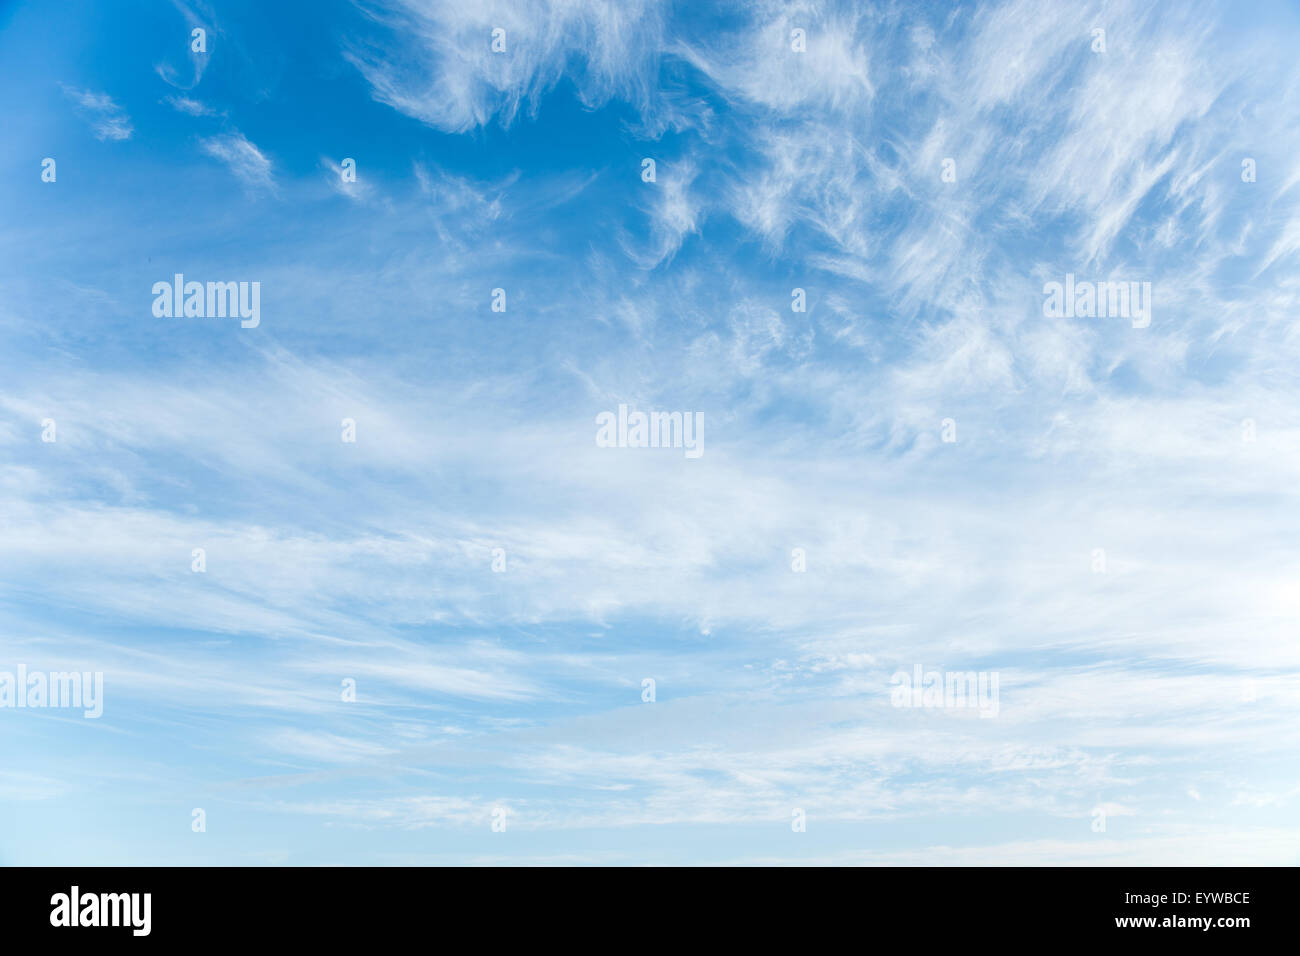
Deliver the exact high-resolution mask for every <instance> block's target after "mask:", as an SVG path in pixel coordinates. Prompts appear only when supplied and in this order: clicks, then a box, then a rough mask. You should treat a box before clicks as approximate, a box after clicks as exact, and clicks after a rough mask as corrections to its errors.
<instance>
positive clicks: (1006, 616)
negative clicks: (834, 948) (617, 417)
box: [0, 0, 1300, 865]
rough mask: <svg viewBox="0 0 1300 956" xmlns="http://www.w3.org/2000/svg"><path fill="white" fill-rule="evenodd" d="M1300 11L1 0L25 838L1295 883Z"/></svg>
mask: <svg viewBox="0 0 1300 956" xmlns="http://www.w3.org/2000/svg"><path fill="white" fill-rule="evenodd" d="M195 28H201V29H203V30H205V31H206V52H205V53H201V54H200V53H194V52H192V51H191V49H190V46H191V31H192V30H193V29H195ZM496 28H500V29H502V30H504V31H505V41H506V49H505V51H504V52H501V53H496V52H493V50H492V48H491V46H492V32H493V30H494V29H496ZM1098 29H1101V30H1104V31H1105V37H1104V41H1105V42H1104V50H1098V49H1094V47H1096V46H1098V43H1097V40H1096V38H1095V34H1094V31H1095V30H1098ZM796 30H801V31H803V36H804V43H805V48H804V49H802V50H796V49H794V47H795V46H796V45H798V44H797V43H796V42H795V41H794V39H792V38H793V36H794V33H793V31H796ZM1297 40H1300V12H1297V9H1296V8H1295V6H1294V5H1292V4H1287V3H1271V2H1264V3H1259V4H1254V5H1251V7H1250V9H1249V11H1248V12H1244V11H1243V8H1242V7H1240V6H1239V5H1233V4H1226V3H1214V4H1199V3H1188V4H1178V5H1164V4H1150V3H1100V4H1098V3H1082V4H1080V3H1042V2H1038V0H1033V2H1031V0H1012V2H1008V3H989V4H959V5H953V4H932V5H925V4H902V3H900V4H857V3H844V4H829V3H828V4H821V3H817V4H806V3H762V2H760V3H745V4H734V5H727V4H721V5H702V4H684V3H678V4H671V3H670V4H661V3H652V2H630V3H625V4H623V3H620V4H606V3H598V2H591V0H575V2H566V3H547V2H540V0H537V2H531V3H521V2H512V3H495V2H490V0H488V2H482V3H474V4H463V3H428V2H416V0H374V2H369V0H367V2H357V3H341V2H327V3H318V4H317V3H313V4H305V3H303V4H290V3H285V4H263V3H252V2H245V3H216V4H213V5H211V6H209V5H207V4H203V3H197V2H196V3H184V2H179V0H178V2H174V3H163V2H157V3H120V4H117V3H115V4H96V3H90V2H67V3H59V4H48V3H45V4H37V3H23V2H18V3H14V2H7V3H0V116H3V119H4V129H5V134H4V148H3V149H0V210H2V211H3V214H2V215H0V283H2V285H0V288H3V296H2V297H0V344H2V345H3V348H0V672H5V671H14V670H15V669H16V668H17V667H18V666H19V665H20V664H21V665H23V666H24V667H26V668H27V669H28V670H29V671H45V672H50V671H59V670H78V671H90V672H102V673H103V675H104V676H103V680H104V713H103V716H102V717H100V718H99V719H89V720H88V719H84V718H83V716H82V714H81V713H80V712H79V711H76V710H73V709H57V708H53V709H50V708H47V709H16V708H0V862H3V863H10V864H127V863H142V864H151V863H157V864H262V863H267V864H278V863H286V864H301V865H315V864H338V863H365V864H437V863H520V864H532V863H596V864H599V863H620V864H640V863H652V864H659V863H663V864H669V863H685V864H697V863H846V864H851V863H864V864H891V863H911V864H928V863H965V864H976V865H985V864H988V865H993V864H1003V863H1030V864H1050V863H1072V864H1074V863H1078V864H1194V863H1209V864H1215V863H1271V864H1295V863H1297V862H1300V829H1297V827H1296V825H1295V819H1296V810H1297V805H1298V804H1300V766H1298V764H1297V756H1296V741H1297V739H1300V721H1298V720H1297V716H1298V715H1297V711H1298V708H1300V684H1298V683H1297V676H1298V675H1300V641H1298V640H1297V638H1298V637H1300V633H1298V632H1297V620H1300V550H1298V549H1297V545H1296V542H1297V540H1298V534H1300V509H1298V508H1297V491H1296V489H1297V487H1300V482H1298V480H1297V479H1300V413H1298V412H1297V409H1300V381H1298V379H1297V375H1296V371H1295V370H1296V368H1297V360H1300V333H1298V332H1297V328H1298V326H1297V314H1298V312H1300V277H1298V275H1297V271H1296V266H1297V263H1298V262H1300V72H1297V70H1296V67H1295V65H1294V61H1295V50H1296V48H1297ZM47 157H48V158H52V159H54V160H55V162H56V178H55V181H53V182H44V181H42V176H41V171H42V161H43V159H45V158H47ZM344 158H352V159H354V160H355V162H356V170H357V177H356V181H355V182H345V181H344V180H343V178H342V177H341V176H340V164H341V162H342V161H343V160H344ZM647 158H650V159H653V160H654V161H655V179H654V181H653V182H646V181H644V180H643V176H642V168H643V167H642V164H643V160H644V159H647ZM1247 159H1249V160H1251V161H1252V162H1253V169H1254V170H1255V177H1254V179H1253V181H1247V179H1248V178H1249V177H1246V176H1244V175H1243V162H1244V161H1245V160H1247ZM946 160H951V161H952V163H951V165H950V166H949V167H948V168H950V169H951V170H953V172H954V173H955V175H954V176H949V177H946V178H945V177H944V175H943V170H944V168H945V161H946ZM175 273H184V275H185V276H186V278H187V279H191V280H197V281H200V282H207V281H235V282H254V281H255V282H258V283H260V290H261V306H260V324H259V325H258V326H257V327H256V328H247V329H246V328H241V327H240V323H239V321H238V319H231V318H217V317H208V318H204V317H188V318H158V317H155V315H154V314H153V311H152V304H153V298H154V297H153V294H152V293H151V288H152V286H153V284H154V283H155V282H158V281H168V282H170V281H171V278H172V276H173V275H174V274H175ZM1067 274H1069V275H1074V276H1076V277H1077V278H1078V279H1079V280H1081V281H1094V282H1095V281H1107V280H1112V279H1113V280H1117V281H1118V280H1123V281H1134V282H1149V283H1151V286H1152V289H1153V293H1152V303H1153V304H1152V315H1151V321H1150V324H1149V326H1148V327H1145V328H1136V327H1134V326H1133V323H1131V322H1130V321H1129V319H1128V318H1126V317H1116V316H1100V317H1091V318H1089V317H1077V318H1075V317H1071V318H1065V317H1048V316H1046V315H1045V314H1044V307H1043V305H1044V286H1045V284H1046V283H1050V282H1064V280H1065V276H1066V275H1067ZM796 288H797V289H802V290H804V295H805V298H806V310H805V311H795V310H794V309H793V308H792V301H793V300H792V290H794V289H796ZM494 289H503V290H505V294H506V303H507V305H506V310H505V311H504V312H496V311H493V309H492V295H493V290H494ZM620 404H625V405H628V406H629V407H630V408H632V409H635V410H643V411H647V412H648V411H651V410H663V411H679V412H683V413H687V414H694V413H699V415H700V416H702V421H703V425H704V431H703V449H704V453H703V454H702V456H700V457H699V458H697V459H691V458H688V457H686V456H685V455H684V454H683V453H682V451H681V450H679V449H668V448H632V447H621V448H609V447H599V446H598V444H597V442H596V440H595V436H596V417H597V416H598V415H600V414H601V413H602V412H606V411H616V410H617V409H618V407H619V405H620ZM344 419H351V420H353V421H354V422H355V423H356V441H355V442H345V441H343V440H341V423H342V421H343V420H344ZM45 420H52V421H53V422H55V423H56V426H57V438H56V440H54V441H48V440H44V441H43V440H42V433H43V427H44V426H43V424H42V423H43V422H44V421H45ZM945 420H951V422H952V426H951V428H952V429H955V438H956V440H955V441H946V440H945V437H953V436H952V435H949V436H945V434H944V422H945ZM950 430H951V429H950ZM195 548H202V549H203V550H204V552H205V555H206V570H205V571H204V572H203V573H195V572H194V571H192V569H191V567H192V566H191V555H192V553H193V549H195ZM495 549H501V551H503V552H504V555H505V570H504V571H494V570H493V554H494V550H495ZM794 549H802V552H803V555H804V559H805V561H806V570H804V571H795V570H793V564H794V558H793V552H794ZM1098 552H1104V555H1103V564H1104V569H1103V568H1102V567H1101V566H1100V565H1099V563H1098V557H1097V554H1098ZM916 665H921V666H922V667H923V668H924V669H925V670H927V671H929V670H937V671H940V672H944V673H954V672H963V673H964V672H979V673H989V674H993V673H995V674H997V675H998V678H999V707H998V713H997V715H996V717H992V718H989V719H985V718H981V717H980V716H978V714H976V713H975V712H973V711H971V710H969V709H962V708H953V707H936V708H922V707H918V708H909V707H896V706H893V703H892V701H891V683H890V680H891V675H893V674H895V672H897V671H899V670H902V671H904V672H907V673H911V672H912V670H913V668H914V667H915V666H916ZM647 678H649V679H653V680H654V682H655V685H654V686H655V699H654V701H653V702H646V701H643V699H642V697H643V681H644V680H646V679H647ZM345 680H353V681H355V682H356V688H357V698H356V700H355V701H344V700H343V699H342V697H343V695H342V693H341V690H340V688H341V685H342V682H343V681H345ZM196 808H202V809H203V811H204V814H205V820H206V829H205V830H204V831H203V832H195V831H194V830H193V828H192V813H193V810H194V809H196ZM494 810H504V812H505V817H504V819H505V820H506V826H505V829H504V830H503V831H502V830H494V829H493V827H492V821H493V811H494ZM796 810H801V811H803V814H804V816H805V818H806V829H805V830H804V831H803V832H798V831H796V830H795V829H794V828H793V827H792V819H793V817H794V814H795V811H796ZM1099 811H1100V812H1101V813H1104V816H1105V821H1106V826H1105V830H1104V831H1100V830H1098V829H1097V828H1096V826H1095V824H1096V821H1097V819H1098V812H1099Z"/></svg>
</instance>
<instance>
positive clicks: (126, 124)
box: [63, 86, 134, 142]
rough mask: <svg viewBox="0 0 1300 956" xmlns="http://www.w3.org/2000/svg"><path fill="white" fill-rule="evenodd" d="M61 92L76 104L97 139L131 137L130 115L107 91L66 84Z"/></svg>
mask: <svg viewBox="0 0 1300 956" xmlns="http://www.w3.org/2000/svg"><path fill="white" fill-rule="evenodd" d="M63 92H64V93H65V94H67V96H68V97H69V98H70V99H71V100H72V101H73V103H75V104H76V108H77V112H78V113H79V114H80V115H81V116H82V117H83V118H84V119H85V120H86V121H87V122H89V123H90V127H91V129H93V130H94V131H95V137H96V138H97V139H101V140H113V141H115V142H118V141H121V140H125V139H130V138H131V133H132V132H134V127H133V126H132V125H131V117H130V116H128V115H127V113H126V110H124V109H122V107H120V106H118V105H117V103H115V102H113V98H112V97H110V96H109V95H108V94H107V93H95V92H93V91H91V90H78V89H74V88H72V87H68V86H65V87H64V88H63Z"/></svg>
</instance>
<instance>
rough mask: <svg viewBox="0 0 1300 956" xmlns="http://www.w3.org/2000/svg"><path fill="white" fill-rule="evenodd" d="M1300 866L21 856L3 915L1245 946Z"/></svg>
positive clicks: (322, 933)
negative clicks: (397, 865) (222, 861)
mask: <svg viewBox="0 0 1300 956" xmlns="http://www.w3.org/2000/svg"><path fill="white" fill-rule="evenodd" d="M1295 875H1296V871H1295V870H1293V869H1285V868H1208V867H1189V868H1114V869H1090V868H1046V867H1044V868H987V869H985V868H981V869H974V868H923V869H922V868H900V869H834V868H823V869H820V870H810V869H779V870H778V869H757V868H746V869H731V870H728V871H726V872H718V871H717V870H714V869H705V868H700V869H680V868H671V869H667V868H664V869H651V868H647V869H635V868H630V869H617V870H616V871H614V872H610V871H609V870H608V869H606V870H597V869H559V870H554V869H553V870H539V869H517V868H497V869H471V868H446V869H422V868H419V869H417V868H402V869H381V868H359V869H333V868H330V869H289V868H213V869H187V868H155V867H120V868H61V867H51V868H10V869H0V926H3V927H4V934H5V938H6V942H9V943H12V942H16V941H19V940H22V939H39V940H40V941H41V942H57V938H58V937H60V936H62V937H70V936H73V935H75V937H76V941H77V942H96V941H105V942H106V941H108V939H109V938H110V937H115V938H117V939H119V940H121V941H123V942H126V941H131V942H134V941H136V940H140V941H142V942H143V941H144V940H162V941H164V942H181V941H194V940H197V941H203V942H242V941H257V942H260V943H265V942H276V941H284V942H286V943H292V944H294V945H295V946H300V945H302V944H305V943H310V942H313V941H319V942H322V943H328V944H332V945H337V944H339V943H345V942H348V941H352V940H355V941H356V942H358V943H360V942H365V943H367V944H370V945H373V944H374V943H376V942H382V941H384V940H387V939H392V940H393V941H395V942H400V941H401V940H403V939H404V938H408V937H409V936H410V934H413V933H421V932H422V931H424V932H432V933H433V934H434V935H433V936H432V937H429V936H423V937H417V938H423V939H426V940H427V941H428V942H430V943H431V944H435V945H444V946H447V945H450V946H456V947H457V948H460V947H461V946H462V945H463V942H457V940H464V934H466V933H468V934H470V940H473V941H481V942H493V943H500V942H503V941H511V940H514V939H518V940H519V941H520V942H528V943H531V944H533V945H538V944H546V945H551V944H555V943H562V942H576V941H584V942H585V941H590V942H592V943H595V944H599V945H602V946H612V947H614V948H621V947H622V946H624V945H627V946H630V947H633V948H636V949H638V950H639V949H641V948H643V947H645V946H650V947H657V946H668V945H671V946H674V947H676V946H680V945H683V944H689V943H699V942H700V941H701V940H718V941H719V942H723V943H726V944H727V945H729V946H735V945H736V944H738V943H747V942H750V941H753V942H756V943H763V944H767V945H775V944H776V943H778V942H779V941H780V940H782V939H789V940H790V941H791V942H792V943H799V942H801V943H802V944H803V946H804V947H806V946H807V944H808V943H809V942H812V941H815V940H819V939H826V940H827V941H828V942H829V941H830V940H831V939H833V938H835V937H838V936H842V935H843V934H845V933H847V934H849V938H850V939H851V940H852V939H856V940H858V941H859V942H860V943H861V942H868V941H871V940H875V941H878V942H881V943H884V942H886V941H887V940H890V939H894V940H896V941H897V942H896V943H895V945H897V944H899V943H901V944H904V945H905V944H906V942H907V941H909V940H910V941H913V942H915V943H919V944H922V945H925V944H926V943H927V942H928V943H932V944H936V945H939V946H942V947H944V948H945V949H947V948H948V947H953V946H956V947H963V946H966V945H981V942H980V941H981V940H983V941H984V942H985V943H991V942H993V941H995V940H998V939H1006V938H1007V937H1012V938H1020V939H1023V940H1024V941H1026V942H1029V941H1032V940H1035V939H1037V940H1038V941H1040V942H1051V941H1057V940H1069V941H1073V940H1095V939H1106V940H1121V939H1123V938H1125V937H1129V938H1130V939H1131V940H1132V941H1133V942H1135V943H1161V942H1172V943H1174V944H1175V945H1177V946H1182V945H1184V944H1185V943H1187V942H1191V941H1194V940H1199V941H1200V942H1201V943H1203V944H1206V945H1213V946H1215V947H1234V946H1238V945H1240V944H1242V943H1245V942H1250V943H1256V944H1257V943H1260V942H1264V941H1266V940H1273V939H1277V940H1283V939H1293V938H1294V931H1295V928H1296V927H1295V924H1294V922H1293V918H1292V915H1291V914H1292V911H1293V906H1292V904H1291V900H1292V896H1293V894H1294V891H1295V890H1294V887H1295V883H1296V880H1295ZM74 887H75V888H76V889H75V890H74V889H73V888H74ZM145 894H147V898H146V896H145ZM74 903H75V905H74ZM146 903H147V907H146ZM74 923H75V924H76V925H73V924H74ZM86 924H92V925H86ZM104 924H108V925H104ZM112 924H117V925H112ZM146 930H147V933H146V932H145V931H146ZM450 931H454V933H455V935H450V936H449V935H446V934H447V933H448V932H450ZM611 934H612V935H611ZM1022 934H1023V935H1022ZM65 941H66V940H65ZM846 942H848V940H846Z"/></svg>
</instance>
